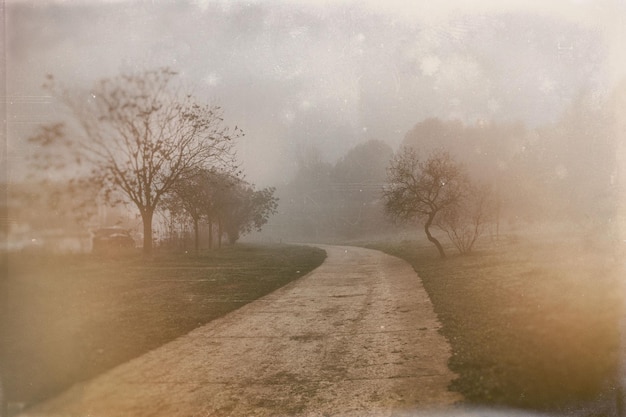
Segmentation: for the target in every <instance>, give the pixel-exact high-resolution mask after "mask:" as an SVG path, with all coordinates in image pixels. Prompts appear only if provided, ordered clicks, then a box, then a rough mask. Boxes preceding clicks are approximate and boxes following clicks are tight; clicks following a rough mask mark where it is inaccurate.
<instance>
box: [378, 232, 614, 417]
mask: <svg viewBox="0 0 626 417" xmlns="http://www.w3.org/2000/svg"><path fill="white" fill-rule="evenodd" d="M368 246H370V247H375V248H377V249H381V250H384V251H386V252H388V253H390V254H393V255H396V256H398V257H400V258H403V259H405V260H407V261H408V262H409V263H411V264H412V265H413V267H414V268H415V270H416V271H417V272H418V274H419V276H420V277H421V278H422V280H423V282H424V285H425V287H426V290H427V292H428V294H429V295H430V297H431V299H432V302H433V304H434V308H435V311H436V313H437V314H438V316H439V318H440V320H441V322H442V324H443V328H442V333H443V334H444V335H445V336H446V338H447V339H448V341H449V342H450V344H451V346H452V350H453V357H452V358H451V360H450V363H449V365H450V368H451V369H452V370H453V371H455V372H456V373H457V374H458V375H459V377H458V379H456V380H455V381H454V382H453V384H452V387H451V389H453V390H455V391H458V392H460V393H462V394H463V395H464V396H465V398H466V400H467V402H468V403H470V404H475V405H481V406H496V407H515V408H525V409H535V410H542V411H555V410H561V411H566V410H573V409H584V408H589V407H591V409H592V410H593V411H590V413H589V414H588V415H595V416H599V415H603V414H602V413H603V411H602V410H601V408H602V407H603V405H598V404H602V403H607V402H610V401H611V398H610V397H611V388H612V387H614V378H615V371H616V367H617V363H618V348H619V338H620V333H619V328H618V323H619V319H620V311H621V310H620V303H621V296H622V294H621V289H620V287H619V283H618V280H619V277H620V274H619V271H618V268H617V264H618V259H619V258H618V256H617V254H616V252H615V248H610V247H603V246H602V245H594V244H590V243H589V242H586V241H583V240H580V239H563V238H558V239H553V238H547V237H546V236H534V237H532V236H529V237H523V238H521V237H516V236H508V237H507V236H505V237H503V238H501V239H499V240H498V242H495V243H493V242H489V243H485V244H483V245H482V247H481V248H479V250H478V251H476V253H473V254H471V255H469V256H458V255H453V252H452V251H450V254H451V256H449V258H448V259H447V260H440V259H439V258H438V257H437V254H436V251H435V249H434V247H433V246H432V245H430V244H428V243H427V242H420V243H418V242H402V243H385V244H376V245H368ZM602 397H604V398H605V399H604V401H603V400H602ZM590 401H592V402H591V403H590ZM593 401H595V402H593ZM594 407H595V408H594Z"/></svg>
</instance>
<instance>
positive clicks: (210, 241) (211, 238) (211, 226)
mask: <svg viewBox="0 0 626 417" xmlns="http://www.w3.org/2000/svg"><path fill="white" fill-rule="evenodd" d="M208 221H209V249H213V220H212V219H211V218H210V217H209V220H208Z"/></svg>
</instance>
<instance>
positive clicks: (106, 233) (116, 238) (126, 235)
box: [92, 227, 135, 253]
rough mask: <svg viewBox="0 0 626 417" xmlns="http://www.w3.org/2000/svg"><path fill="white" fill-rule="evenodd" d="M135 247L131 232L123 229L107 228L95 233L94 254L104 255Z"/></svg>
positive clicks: (93, 240) (93, 239) (93, 241)
mask: <svg viewBox="0 0 626 417" xmlns="http://www.w3.org/2000/svg"><path fill="white" fill-rule="evenodd" d="M134 247H135V241H134V239H133V238H132V237H131V235H130V232H129V231H128V230H126V229H123V228H121V227H105V228H102V229H97V230H95V231H94V232H93V238H92V252H94V253H103V252H110V251H115V250H120V249H131V248H134Z"/></svg>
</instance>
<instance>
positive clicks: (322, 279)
mask: <svg viewBox="0 0 626 417" xmlns="http://www.w3.org/2000/svg"><path fill="white" fill-rule="evenodd" d="M321 247H322V248H323V249H325V250H326V251H327V253H328V257H327V259H326V261H325V262H324V263H323V264H322V265H321V266H320V267H319V268H317V269H316V270H314V271H313V272H311V273H310V274H308V275H306V276H304V277H302V278H300V279H299V280H297V281H294V282H292V283H291V284H289V285H287V286H285V287H283V288H281V289H279V290H277V291H275V292H273V293H272V294H269V295H268V296H266V297H264V298H261V299H259V300H257V301H254V302H252V303H250V304H248V305H246V306H244V307H242V308H240V309H239V310H236V311H234V312H232V313H230V314H228V315H226V316H224V317H222V318H220V319H218V320H214V321H212V322H210V323H209V324H207V325H205V326H202V327H200V328H198V329H196V330H194V331H192V332H191V333H189V334H187V335H185V336H183V337H180V338H178V339H176V340H175V341H173V342H171V343H168V344H166V345H164V346H162V347H160V348H158V349H156V350H154V351H151V352H149V353H147V354H145V355H143V356H141V357H138V358H136V359H134V360H132V361H130V362H127V363H125V364H123V365H120V366H118V367H116V368H114V369H112V370H111V371H109V372H107V373H105V374H103V375H101V376H99V377H97V378H95V379H93V380H91V381H88V382H86V383H82V384H78V385H76V386H74V387H73V388H71V389H69V390H68V391H66V392H65V393H63V394H62V395H60V396H58V397H56V398H54V399H52V400H50V401H48V402H45V403H42V404H40V405H38V406H35V407H33V408H31V409H30V410H27V411H26V412H24V413H23V416H59V417H60V416H63V417H69V416H80V417H86V416H90V417H104V416H111V417H126V416H129V417H130V416H133V417H143V416H167V417H178V416H180V417H183V416H184V417H191V416H253V415H254V416H270V415H271V416H277V415H278V416H295V415H298V416H325V415H341V416H346V415H354V416H363V415H391V414H404V413H405V412H406V413H410V412H411V411H415V410H424V409H431V408H433V407H434V408H441V407H445V406H448V405H451V404H452V403H454V402H455V401H457V400H460V399H461V398H460V396H459V395H458V394H455V393H451V392H449V391H448V390H447V386H448V384H449V383H450V380H451V379H452V378H454V374H453V373H452V372H451V371H450V370H449V369H448V368H447V366H446V363H447V360H448V358H449V355H450V348H449V346H448V344H447V342H446V341H445V339H444V338H443V336H441V335H440V334H439V333H438V332H437V329H438V328H439V322H438V321H437V318H436V316H435V314H434V312H433V308H432V305H431V302H430V300H429V298H428V296H427V294H426V292H425V291H424V289H423V287H422V285H421V282H420V280H419V278H418V277H417V275H416V274H415V272H414V271H413V269H412V268H411V267H410V266H409V265H408V264H407V263H405V262H404V261H402V260H400V259H398V258H394V257H391V256H388V255H385V254H383V253H381V252H378V251H374V250H368V249H362V248H355V247H338V246H321Z"/></svg>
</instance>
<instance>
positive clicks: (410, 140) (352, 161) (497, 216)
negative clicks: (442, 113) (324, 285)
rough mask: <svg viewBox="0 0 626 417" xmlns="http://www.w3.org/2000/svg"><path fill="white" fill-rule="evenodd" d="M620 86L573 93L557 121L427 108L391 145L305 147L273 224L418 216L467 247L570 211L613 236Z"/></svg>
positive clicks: (364, 233)
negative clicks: (447, 115) (337, 152)
mask: <svg viewBox="0 0 626 417" xmlns="http://www.w3.org/2000/svg"><path fill="white" fill-rule="evenodd" d="M625 96H626V88H625V87H624V86H621V87H619V88H617V89H616V90H615V91H614V92H613V94H612V95H610V96H609V97H608V98H606V99H604V100H598V99H597V98H596V97H595V96H594V95H592V94H585V93H581V94H580V95H579V96H578V97H577V98H576V99H575V100H574V101H573V102H572V103H571V105H570V106H569V108H568V109H567V110H566V111H565V112H564V114H563V115H562V116H561V117H560V118H559V119H558V120H556V121H555V122H554V123H552V124H550V125H546V126H541V127H538V128H533V129H530V128H528V127H526V126H524V125H523V124H522V123H508V122H507V123H505V122H493V121H482V120H478V121H476V122H475V123H472V124H466V123H463V122H461V121H458V120H441V119H437V118H430V119H426V120H423V121H421V122H419V123H417V124H416V125H415V126H414V127H413V128H412V129H411V130H410V131H409V132H407V134H406V135H405V137H404V140H403V142H402V143H401V145H400V147H399V149H398V151H397V152H395V153H394V152H393V150H392V149H391V148H390V147H389V145H387V144H386V143H385V142H383V141H380V140H371V141H368V142H365V143H363V144H360V145H357V146H356V147H354V148H353V149H351V150H350V151H348V153H347V154H346V155H344V156H343V157H342V158H340V159H339V160H338V161H337V162H335V163H329V162H327V161H324V160H323V159H322V158H321V156H320V152H318V151H316V150H315V149H310V150H308V151H307V152H303V153H302V155H301V156H300V158H299V164H298V171H297V173H296V175H295V177H294V178H293V179H292V180H291V181H290V182H288V183H287V184H285V185H284V186H283V187H281V188H280V189H279V190H278V193H279V194H280V196H281V201H282V204H281V207H280V210H279V214H278V215H277V216H276V218H275V219H274V220H273V221H272V222H271V225H272V230H274V231H276V232H278V234H279V235H280V236H285V237H286V238H293V237H297V238H299V239H303V240H311V241H315V240H328V239H337V240H346V239H360V238H367V237H370V238H371V237H375V236H377V235H383V234H387V233H396V232H398V231H402V230H411V228H407V227H406V224H407V222H408V224H410V225H411V227H413V226H414V225H415V223H416V222H419V224H421V227H423V228H424V232H425V234H426V236H427V237H428V239H429V240H430V241H431V242H433V244H434V245H435V246H436V247H437V250H438V251H439V253H440V255H442V256H445V253H444V249H443V245H442V242H441V241H440V237H439V236H447V238H449V240H450V242H451V243H452V244H453V245H454V246H455V247H456V248H457V249H458V250H459V251H460V252H462V253H467V252H470V251H471V250H472V248H473V247H474V244H475V243H476V240H477V239H478V237H479V236H480V235H482V234H483V233H485V232H487V231H488V232H489V233H490V234H491V235H492V236H497V235H498V233H499V231H500V229H501V227H509V226H515V227H523V225H524V224H532V223H537V224H539V223H542V222H551V221H559V222H571V223H574V224H575V225H576V227H577V229H579V230H581V231H585V233H588V234H590V235H595V236H602V235H610V234H611V233H615V231H614V230H613V231H611V228H610V223H611V222H614V221H615V220H616V216H617V215H618V213H617V211H616V210H617V204H618V202H617V199H618V190H617V188H618V182H617V163H616V157H617V146H618V144H619V141H620V134H621V133H620V130H619V128H618V124H619V121H620V120H621V119H620V115H619V112H617V111H616V109H618V108H619V106H617V105H616V103H617V102H619V100H622V101H623V100H624V98H623V97H625ZM622 122H623V120H622ZM613 229H614V228H613ZM434 232H436V233H434Z"/></svg>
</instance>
